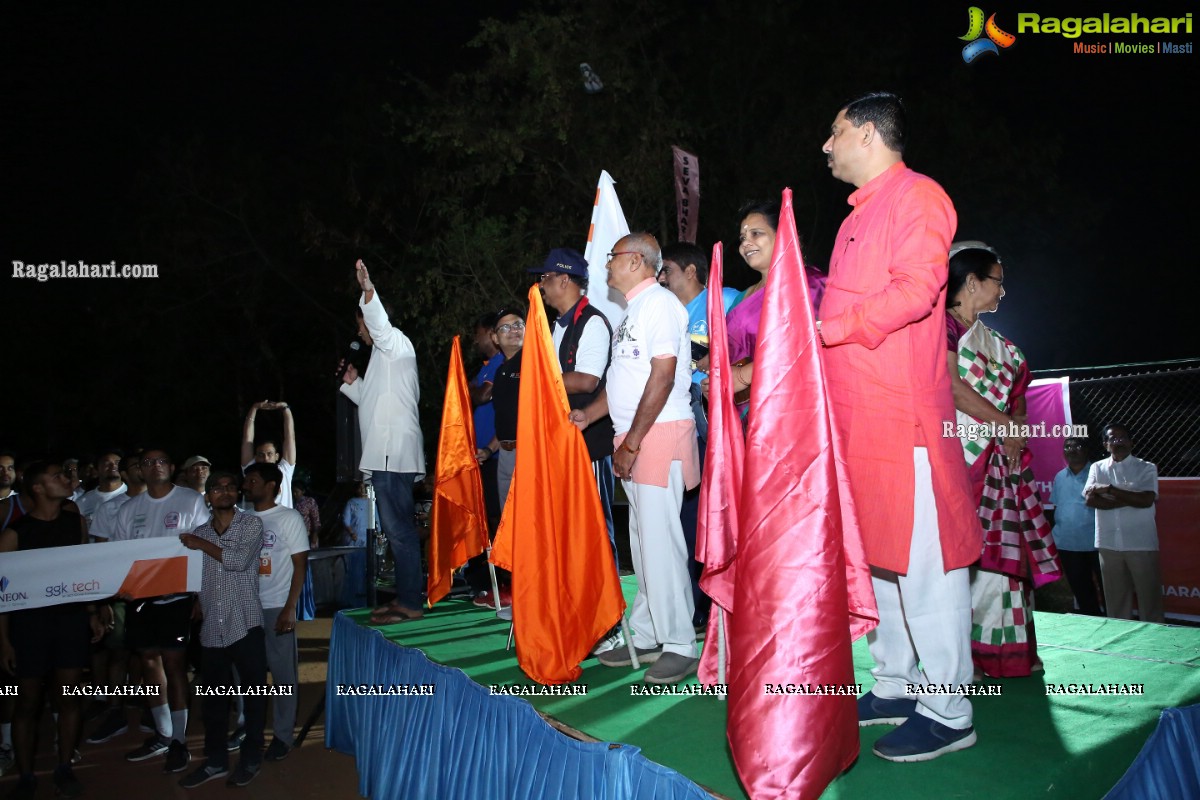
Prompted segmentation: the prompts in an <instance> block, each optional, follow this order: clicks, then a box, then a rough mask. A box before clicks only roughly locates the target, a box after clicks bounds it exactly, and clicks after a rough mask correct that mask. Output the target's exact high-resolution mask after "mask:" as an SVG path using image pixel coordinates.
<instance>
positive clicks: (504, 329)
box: [496, 320, 525, 333]
mask: <svg viewBox="0 0 1200 800" xmlns="http://www.w3.org/2000/svg"><path fill="white" fill-rule="evenodd" d="M523 330H525V323H524V322H521V321H520V320H518V321H516V322H506V323H504V324H503V325H499V326H497V328H496V333H508V332H509V331H523Z"/></svg>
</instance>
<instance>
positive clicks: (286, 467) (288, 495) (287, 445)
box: [242, 400, 296, 508]
mask: <svg viewBox="0 0 1200 800" xmlns="http://www.w3.org/2000/svg"><path fill="white" fill-rule="evenodd" d="M259 411H280V412H282V413H283V449H282V450H280V449H279V448H278V447H276V446H275V442H273V441H272V440H270V439H264V440H263V441H261V442H259V443H258V444H257V445H256V444H255V443H254V423H255V417H256V416H257V415H258V412H259ZM251 464H274V465H275V466H277V467H279V471H280V473H282V475H283V480H282V481H281V482H280V484H279V496H278V497H276V498H275V502H276V503H278V504H279V505H281V506H287V507H288V508H291V507H292V476H293V475H294V474H295V472H296V421H295V419H293V418H292V409H290V408H289V407H288V404H287V403H284V402H280V401H271V400H262V401H260V402H258V403H255V404H254V405H252V406H250V411H249V412H247V414H246V421H245V423H244V424H243V425H242V474H243V475H244V474H245V473H246V467H249V466H250V465H251Z"/></svg>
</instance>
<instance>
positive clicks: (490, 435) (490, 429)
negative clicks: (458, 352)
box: [471, 353, 504, 447]
mask: <svg viewBox="0 0 1200 800" xmlns="http://www.w3.org/2000/svg"><path fill="white" fill-rule="evenodd" d="M503 363H504V353H496V355H494V356H492V357H491V358H490V359H488V361H487V363H486V364H484V365H483V367H481V368H480V370H479V373H478V374H477V375H476V376H475V380H473V381H471V385H472V386H480V385H482V384H485V383H491V382H492V381H493V380H495V379H496V370H498V369H500V365H501V364H503ZM472 416H473V417H474V420H475V446H476V447H487V446H488V445H489V444H491V442H492V439H494V438H495V437H496V410H495V409H494V408H493V407H492V401H491V400H488V401H487V402H486V403H481V404H479V405H477V406H475V411H474V413H473V415H472Z"/></svg>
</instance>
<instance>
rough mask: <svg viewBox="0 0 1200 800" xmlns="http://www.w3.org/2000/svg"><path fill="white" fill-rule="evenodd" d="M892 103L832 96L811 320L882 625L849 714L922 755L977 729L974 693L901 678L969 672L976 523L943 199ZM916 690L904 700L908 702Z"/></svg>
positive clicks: (885, 748) (891, 99)
mask: <svg viewBox="0 0 1200 800" xmlns="http://www.w3.org/2000/svg"><path fill="white" fill-rule="evenodd" d="M904 140H905V117H904V109H903V106H902V105H901V103H900V101H899V98H897V97H895V96H894V95H891V94H887V93H877V94H871V95H866V96H864V97H862V98H859V99H858V100H855V101H854V102H852V103H850V104H848V105H847V106H846V107H845V108H843V109H842V110H841V111H840V112H839V113H838V116H837V119H836V120H835V121H834V123H833V127H832V133H831V135H830V137H829V139H828V140H827V141H826V143H825V145H824V147H823V150H824V152H825V153H826V154H827V155H828V158H829V166H830V168H831V170H832V172H833V175H834V177H836V178H839V179H841V180H843V181H846V182H847V183H852V184H854V186H855V187H857V191H855V192H854V193H853V194H851V195H850V199H849V202H850V205H851V206H853V207H854V210H853V211H852V212H851V213H850V216H849V217H847V218H846V221H845V222H843V223H842V227H841V229H840V230H839V232H838V238H837V240H836V242H835V246H834V251H833V254H832V256H831V258H830V268H829V282H828V285H827V287H826V293H825V297H824V299H823V301H822V304H821V309H820V321H819V322H818V323H817V325H818V330H819V331H820V334H821V339H822V342H823V343H824V345H825V350H824V351H823V352H824V355H825V374H826V379H827V380H828V382H829V397H830V400H831V402H832V403H833V407H834V412H835V425H836V434H837V435H838V436H840V437H841V440H842V442H843V451H844V452H845V453H846V460H847V468H848V471H849V474H850V480H851V492H852V494H853V498H854V504H855V507H856V509H857V511H858V515H859V524H860V526H861V528H862V535H863V542H864V545H865V547H866V551H867V559H868V561H869V562H870V564H871V568H872V569H871V574H872V585H873V587H874V589H875V595H876V601H877V602H878V604H879V627H878V629H877V630H876V631H875V632H873V633H871V634H869V635H868V643H869V645H870V649H871V654H872V656H873V657H874V659H875V662H876V667H875V669H874V670H872V674H873V675H874V676H875V678H876V684H875V687H874V688H873V689H872V690H871V691H870V692H868V693H867V694H866V695H864V696H863V697H862V698H861V699H860V701H859V724H860V725H873V724H895V725H899V726H900V727H898V728H897V729H896V730H894V731H892V732H891V733H889V734H887V735H886V736H884V737H883V738H882V739H880V740H879V741H878V742H877V743H876V745H875V747H874V752H875V754H876V755H879V756H881V757H883V758H886V759H888V760H892V761H926V760H929V759H932V758H936V757H938V756H940V755H942V754H944V753H947V752H951V751H953V750H961V749H963V748H965V747H970V746H971V745H972V744H974V743H975V738H976V737H975V732H974V728H973V727H972V716H971V704H970V702H969V701H967V699H966V697H965V696H963V695H961V694H958V695H931V694H925V693H921V691H920V689H919V688H918V689H917V690H916V691H915V692H914V690H913V689H912V688H910V687H921V686H928V685H930V684H935V685H939V684H948V685H953V686H960V685H966V684H969V683H970V682H971V674H972V668H971V653H970V619H971V600H970V589H969V581H968V576H967V570H966V567H967V566H968V565H969V564H971V563H972V562H974V561H975V560H976V559H977V558H978V557H979V552H980V548H981V546H982V531H981V528H980V525H979V520H978V517H977V516H976V513H975V506H974V504H973V503H972V497H971V487H970V484H969V481H968V479H967V472H966V467H965V465H964V462H963V458H962V452H961V445H960V444H959V443H958V441H957V440H956V439H954V438H945V437H943V436H942V423H943V422H945V421H953V420H954V404H953V399H952V396H951V394H950V379H949V374H948V372H947V367H946V356H945V352H944V350H945V336H946V334H945V320H944V316H945V314H944V308H945V302H946V276H947V256H948V253H949V250H950V242H951V240H952V239H953V238H954V232H955V227H956V224H957V217H956V215H955V212H954V206H953V205H952V204H951V202H950V198H949V197H947V196H946V193H945V192H944V191H943V190H942V188H941V187H940V186H938V185H937V183H935V182H934V181H932V180H930V179H929V178H927V177H925V176H923V175H919V174H917V173H916V172H913V171H912V170H911V169H908V168H907V167H906V166H905V165H904V162H903V161H902V160H901V159H902V153H903V148H904ZM914 701H915V702H914Z"/></svg>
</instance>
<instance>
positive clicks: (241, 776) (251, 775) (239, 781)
mask: <svg viewBox="0 0 1200 800" xmlns="http://www.w3.org/2000/svg"><path fill="white" fill-rule="evenodd" d="M261 767H262V764H247V763H246V759H244V758H243V759H241V760H240V761H238V765H237V769H235V770H234V771H233V774H232V775H230V776H229V780H227V781H225V783H226V784H228V785H229V786H246V785H248V784H249V783H250V781H252V780H254V779H255V778H257V777H258V770H259V769H260V768H261Z"/></svg>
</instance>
